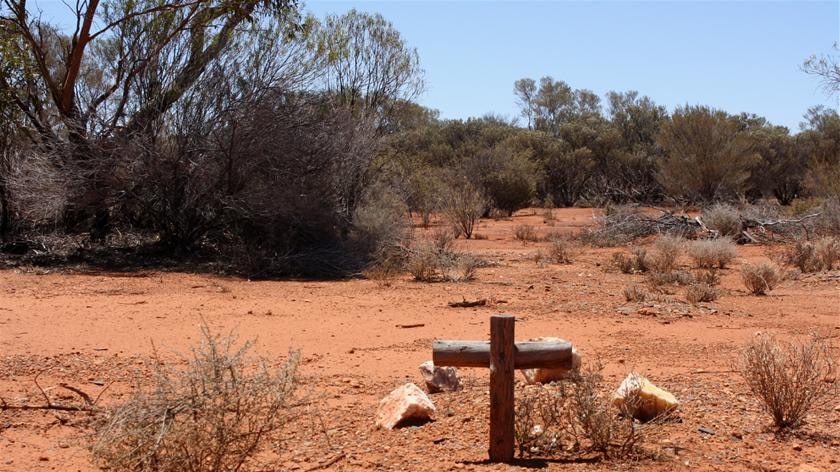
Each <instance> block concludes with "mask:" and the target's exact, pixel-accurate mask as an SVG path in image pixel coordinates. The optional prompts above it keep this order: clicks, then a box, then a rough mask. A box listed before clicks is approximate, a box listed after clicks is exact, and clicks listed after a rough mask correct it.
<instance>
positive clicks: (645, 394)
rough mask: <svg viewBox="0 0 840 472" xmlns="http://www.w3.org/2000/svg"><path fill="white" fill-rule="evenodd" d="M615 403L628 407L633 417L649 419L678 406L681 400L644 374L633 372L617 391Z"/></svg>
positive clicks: (614, 396)
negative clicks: (653, 382)
mask: <svg viewBox="0 0 840 472" xmlns="http://www.w3.org/2000/svg"><path fill="white" fill-rule="evenodd" d="M613 405H615V406H616V407H617V408H620V409H625V408H626V410H627V412H628V413H630V414H631V415H632V416H633V418H636V419H638V420H641V421H648V420H651V419H653V418H655V417H657V416H659V415H661V414H662V413H665V412H668V411H671V410H673V409H675V408H677V406H679V402H678V401H677V399H676V397H674V395H673V394H671V393H670V392H667V391H665V390H662V389H661V388H659V387H657V386H656V385H654V384H652V383H651V382H650V380H648V379H646V378H645V377H643V376H642V375H639V374H637V373H635V372H631V373H630V374H629V375H627V378H625V379H624V381H623V382H621V385H620V386H619V387H618V390H616V391H615V394H614V395H613Z"/></svg>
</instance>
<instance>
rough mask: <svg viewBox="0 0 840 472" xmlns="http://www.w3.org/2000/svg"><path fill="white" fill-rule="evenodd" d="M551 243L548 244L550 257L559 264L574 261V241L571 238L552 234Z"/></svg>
mask: <svg viewBox="0 0 840 472" xmlns="http://www.w3.org/2000/svg"><path fill="white" fill-rule="evenodd" d="M548 241H549V242H550V243H551V244H550V245H549V246H548V257H549V259H551V260H552V261H553V262H555V263H557V264H571V263H572V242H571V241H570V240H569V238H566V237H563V236H560V235H552V236H551V237H549V238H548Z"/></svg>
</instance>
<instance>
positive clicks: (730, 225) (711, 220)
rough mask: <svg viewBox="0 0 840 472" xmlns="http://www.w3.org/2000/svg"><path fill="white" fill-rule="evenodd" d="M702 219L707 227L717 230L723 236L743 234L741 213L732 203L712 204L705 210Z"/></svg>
mask: <svg viewBox="0 0 840 472" xmlns="http://www.w3.org/2000/svg"><path fill="white" fill-rule="evenodd" d="M702 220H703V223H704V224H705V225H706V227H707V228H709V229H711V230H714V231H717V232H718V234H720V235H721V236H736V235H739V234H741V214H740V213H739V212H738V210H737V209H735V208H734V207H732V206H731V205H727V204H725V203H718V204H715V205H712V206H711V207H709V208H707V209H706V210H704V211H703V215H702Z"/></svg>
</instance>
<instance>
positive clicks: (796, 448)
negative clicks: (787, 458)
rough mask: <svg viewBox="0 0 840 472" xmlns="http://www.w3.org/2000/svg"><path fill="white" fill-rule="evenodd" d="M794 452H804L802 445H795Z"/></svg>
mask: <svg viewBox="0 0 840 472" xmlns="http://www.w3.org/2000/svg"><path fill="white" fill-rule="evenodd" d="M793 450H794V451H801V450H802V446H801V445H799V444H794V445H793Z"/></svg>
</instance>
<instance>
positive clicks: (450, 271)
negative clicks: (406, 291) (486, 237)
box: [406, 236, 482, 282]
mask: <svg viewBox="0 0 840 472" xmlns="http://www.w3.org/2000/svg"><path fill="white" fill-rule="evenodd" d="M451 246H452V242H451V240H450V239H448V238H446V237H443V236H436V237H435V239H433V240H431V241H429V240H427V241H423V242H420V243H418V244H416V245H415V246H414V247H413V248H411V249H410V250H409V255H408V260H407V262H406V270H408V272H409V273H410V274H411V275H412V276H414V280H416V281H418V282H438V281H446V282H465V281H468V280H472V279H473V278H474V277H475V271H476V269H478V267H480V266H481V263H482V261H481V260H480V259H479V258H477V257H475V256H473V255H472V254H467V253H462V252H458V251H455V250H453V249H452V248H451Z"/></svg>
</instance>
